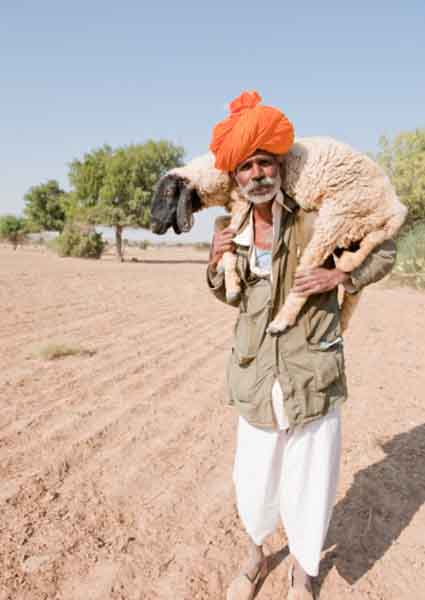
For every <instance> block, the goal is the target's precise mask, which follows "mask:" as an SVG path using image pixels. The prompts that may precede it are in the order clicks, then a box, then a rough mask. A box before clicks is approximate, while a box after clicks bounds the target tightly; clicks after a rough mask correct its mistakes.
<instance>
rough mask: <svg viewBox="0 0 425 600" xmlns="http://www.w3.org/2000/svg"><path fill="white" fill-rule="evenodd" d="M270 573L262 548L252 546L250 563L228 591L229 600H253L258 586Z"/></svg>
mask: <svg viewBox="0 0 425 600" xmlns="http://www.w3.org/2000/svg"><path fill="white" fill-rule="evenodd" d="M267 572H268V564H267V558H266V557H265V556H264V553H263V550H262V548H261V546H254V545H253V546H252V548H251V553H250V557H249V559H248V562H247V563H246V565H245V566H244V567H243V569H242V571H241V572H240V574H239V575H238V576H237V577H236V578H235V579H234V580H233V581H232V583H231V584H230V586H229V589H228V590H227V600H252V598H254V595H255V592H256V590H257V587H258V584H259V583H260V581H261V580H262V579H264V578H265V577H266V575H267Z"/></svg>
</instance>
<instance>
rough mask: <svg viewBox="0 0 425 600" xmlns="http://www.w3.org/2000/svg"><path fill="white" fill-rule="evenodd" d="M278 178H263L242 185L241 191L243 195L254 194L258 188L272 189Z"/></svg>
mask: <svg viewBox="0 0 425 600" xmlns="http://www.w3.org/2000/svg"><path fill="white" fill-rule="evenodd" d="M278 179H280V178H278V177H263V179H261V181H250V182H249V183H247V184H246V185H244V186H243V187H242V188H241V189H242V192H243V193H244V194H252V193H254V194H255V191H256V190H257V189H259V188H264V187H270V188H274V187H275V186H276V184H277V183H278V181H277V180H278Z"/></svg>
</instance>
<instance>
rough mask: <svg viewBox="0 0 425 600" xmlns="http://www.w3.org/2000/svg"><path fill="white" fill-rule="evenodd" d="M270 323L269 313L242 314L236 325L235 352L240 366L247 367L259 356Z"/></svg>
mask: <svg viewBox="0 0 425 600" xmlns="http://www.w3.org/2000/svg"><path fill="white" fill-rule="evenodd" d="M267 322H268V311H260V312H259V313H257V314H254V315H252V314H248V313H240V315H239V317H238V320H237V321H236V325H235V338H234V339H235V343H234V350H235V355H236V359H237V361H238V364H239V365H241V366H242V365H247V364H249V363H250V362H251V361H252V360H254V358H255V357H256V356H257V352H258V350H259V348H260V345H261V342H262V341H263V338H264V335H265V330H266V326H267Z"/></svg>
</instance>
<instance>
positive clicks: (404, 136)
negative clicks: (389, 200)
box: [375, 129, 425, 226]
mask: <svg viewBox="0 0 425 600" xmlns="http://www.w3.org/2000/svg"><path fill="white" fill-rule="evenodd" d="M379 145H380V148H381V151H380V152H379V153H378V154H377V155H376V156H375V159H376V160H377V162H378V163H379V164H380V165H381V166H382V167H383V168H384V170H385V171H386V173H387V174H388V176H389V177H390V179H391V181H392V183H393V185H394V187H395V189H396V191H397V194H398V195H399V197H400V200H401V201H402V202H403V203H404V204H405V205H406V206H407V208H408V209H409V213H408V216H407V220H406V225H407V226H411V225H412V224H414V223H416V222H418V221H424V220H425V129H416V130H415V131H406V132H401V133H399V134H398V135H397V136H396V137H395V139H394V141H393V142H391V141H390V140H389V139H388V138H387V137H385V136H382V137H381V138H380V140H379Z"/></svg>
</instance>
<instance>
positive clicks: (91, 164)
mask: <svg viewBox="0 0 425 600" xmlns="http://www.w3.org/2000/svg"><path fill="white" fill-rule="evenodd" d="M183 155H184V149H183V148H182V147H180V146H176V145H174V144H172V143H171V142H168V141H166V140H162V141H159V142H155V141H153V140H149V141H147V142H146V143H144V144H133V145H130V146H125V147H122V148H118V149H116V150H114V151H113V150H112V149H111V148H110V146H103V147H102V148H99V149H97V150H94V151H92V152H90V153H88V154H86V155H85V156H84V158H83V160H81V161H80V160H74V161H73V162H72V163H71V165H70V173H69V179H70V182H71V185H72V187H73V188H74V193H75V197H76V204H77V206H78V208H77V212H78V210H83V211H84V210H86V211H87V210H88V213H86V217H87V218H88V219H89V220H91V222H94V223H97V224H98V225H107V226H110V227H113V228H114V229H115V241H116V250H117V258H118V259H119V260H120V261H122V260H123V250H122V235H123V230H124V228H125V227H142V228H148V227H149V225H150V204H151V201H152V197H153V193H154V189H155V184H156V182H157V181H158V179H159V178H160V177H161V176H162V175H163V174H164V173H165V172H166V171H168V170H169V169H171V168H173V167H177V166H180V165H181V164H183V163H182V159H183Z"/></svg>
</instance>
